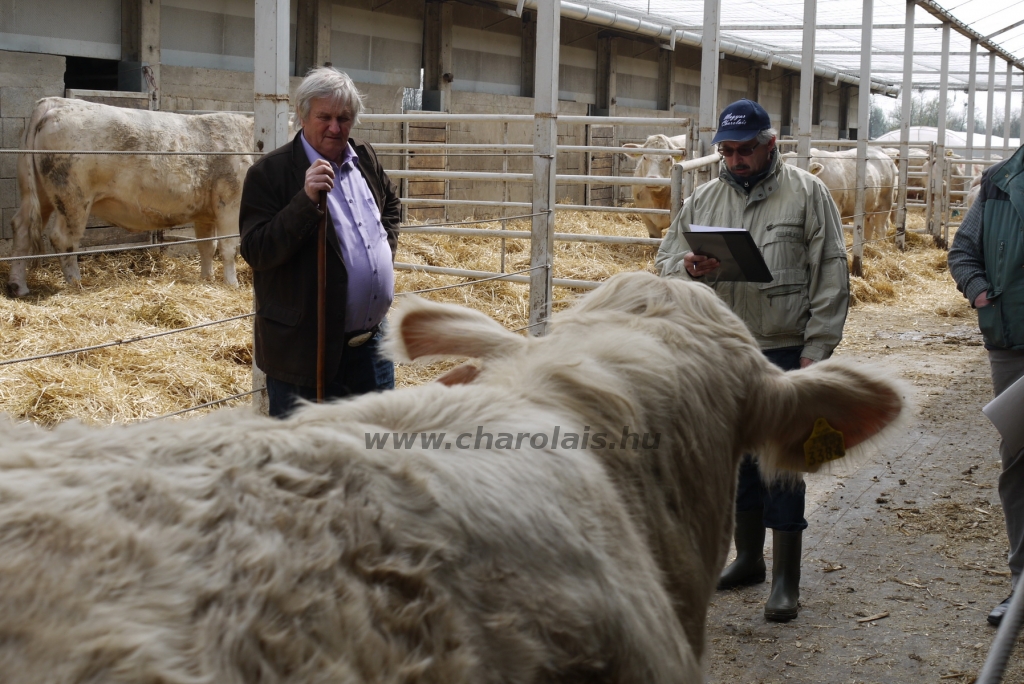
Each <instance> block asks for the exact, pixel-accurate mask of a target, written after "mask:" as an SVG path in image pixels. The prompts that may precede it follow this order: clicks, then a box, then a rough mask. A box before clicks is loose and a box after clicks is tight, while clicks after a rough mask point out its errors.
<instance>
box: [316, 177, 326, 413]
mask: <svg viewBox="0 0 1024 684" xmlns="http://www.w3.org/2000/svg"><path fill="white" fill-rule="evenodd" d="M317 208H318V209H320V213H321V216H320V222H319V223H318V224H317V235H316V243H317V247H316V402H317V403H318V404H322V403H323V401H324V365H325V360H326V358H327V192H326V191H324V190H321V191H320V201H319V202H318V203H317Z"/></svg>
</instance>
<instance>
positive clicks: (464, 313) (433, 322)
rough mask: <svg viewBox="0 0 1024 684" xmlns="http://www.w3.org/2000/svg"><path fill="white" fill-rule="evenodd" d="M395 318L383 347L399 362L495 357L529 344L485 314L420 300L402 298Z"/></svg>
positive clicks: (393, 316)
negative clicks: (459, 357) (461, 357)
mask: <svg viewBox="0 0 1024 684" xmlns="http://www.w3.org/2000/svg"><path fill="white" fill-rule="evenodd" d="M403 300H404V301H402V303H401V304H400V305H399V306H398V309H397V311H396V312H395V313H394V314H393V315H392V324H391V329H390V330H389V331H388V335H387V339H386V340H385V342H384V348H385V349H386V350H387V352H388V355H389V356H390V357H391V358H392V359H394V360H396V361H412V360H415V359H427V358H444V357H449V356H469V357H473V358H480V359H486V358H492V357H495V356H503V355H507V354H510V353H512V352H514V351H515V350H518V349H519V348H521V347H522V346H523V345H525V344H527V343H528V341H527V339H526V338H525V337H522V336H520V335H516V334H515V333H512V332H509V331H508V330H506V329H505V328H504V327H502V326H501V325H500V324H498V323H497V322H495V321H494V320H492V319H490V318H488V317H487V316H485V315H484V314H482V313H480V312H478V311H473V310H472V309H467V308H466V307H462V306H454V305H452V304H438V303H436V302H430V301H427V300H425V299H421V298H419V297H411V296H410V297H403Z"/></svg>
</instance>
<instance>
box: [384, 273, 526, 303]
mask: <svg viewBox="0 0 1024 684" xmlns="http://www.w3.org/2000/svg"><path fill="white" fill-rule="evenodd" d="M538 268H545V267H544V266H533V267H531V268H524V269H523V270H521V271H512V272H511V273H499V274H498V275H494V276H491V277H490V278H475V279H473V280H470V281H469V282H465V283H455V284H454V285H442V286H441V287H428V288H427V289H425V290H412V291H411V292H396V293H395V296H396V297H401V296H404V295H412V294H423V293H425V292H439V291H441V290H451V289H453V288H456V287H468V286H470V285H476V284H477V283H486V282H487V281H488V280H501V279H502V278H505V277H506V276H510V275H520V274H521V273H529V272H530V271H536V270H537V269H538ZM454 277H459V278H466V277H468V276H454Z"/></svg>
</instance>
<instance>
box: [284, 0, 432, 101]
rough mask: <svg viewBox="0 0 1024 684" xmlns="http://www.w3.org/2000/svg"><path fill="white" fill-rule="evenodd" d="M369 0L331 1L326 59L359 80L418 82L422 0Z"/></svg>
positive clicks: (405, 84)
mask: <svg viewBox="0 0 1024 684" xmlns="http://www.w3.org/2000/svg"><path fill="white" fill-rule="evenodd" d="M373 4H374V3H373V2H372V1H371V0H343V1H337V0H336V1H335V2H334V4H333V6H332V12H331V62H332V64H333V65H334V66H335V67H336V68H338V69H341V70H342V71H344V72H346V73H347V74H348V75H349V76H351V77H352V79H353V80H355V81H358V82H360V83H372V84H376V85H390V86H403V87H406V88H418V87H419V85H420V64H421V61H422V57H421V52H422V49H423V48H422V46H423V3H422V2H421V1H419V0H392V1H391V2H388V3H379V2H378V3H377V4H383V5H384V6H383V7H382V8H381V9H378V10H374V11H371V10H372V8H373ZM297 75H301V74H297ZM395 111H401V109H398V110H395ZM395 111H392V112H390V113H392V114H393V113H395Z"/></svg>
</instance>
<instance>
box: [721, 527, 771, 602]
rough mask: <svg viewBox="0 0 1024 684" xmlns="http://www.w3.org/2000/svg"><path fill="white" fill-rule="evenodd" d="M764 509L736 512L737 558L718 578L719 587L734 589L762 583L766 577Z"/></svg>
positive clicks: (734, 534)
mask: <svg viewBox="0 0 1024 684" xmlns="http://www.w3.org/2000/svg"><path fill="white" fill-rule="evenodd" d="M763 516H764V514H763V512H762V511H759V510H758V511H742V512H740V513H737V514H736V530H735V531H734V532H733V539H734V540H735V541H736V560H734V561H733V562H732V563H730V564H729V567H727V568H726V569H725V570H724V571H723V572H722V576H721V577H720V578H719V579H718V589H733V588H735V587H745V586H748V585H751V584H760V583H761V582H764V579H765V574H766V572H765V565H764V521H763Z"/></svg>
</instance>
